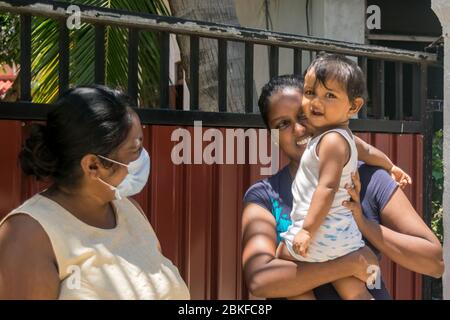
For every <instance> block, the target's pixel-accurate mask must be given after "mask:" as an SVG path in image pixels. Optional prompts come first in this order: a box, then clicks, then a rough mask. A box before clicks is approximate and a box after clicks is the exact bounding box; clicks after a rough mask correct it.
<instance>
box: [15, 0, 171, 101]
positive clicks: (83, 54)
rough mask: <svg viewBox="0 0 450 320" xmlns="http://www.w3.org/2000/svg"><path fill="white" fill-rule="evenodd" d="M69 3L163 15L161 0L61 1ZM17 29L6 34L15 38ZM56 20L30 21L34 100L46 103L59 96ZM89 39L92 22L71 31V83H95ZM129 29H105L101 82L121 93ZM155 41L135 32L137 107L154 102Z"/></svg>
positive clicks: (125, 82)
mask: <svg viewBox="0 0 450 320" xmlns="http://www.w3.org/2000/svg"><path fill="white" fill-rule="evenodd" d="M64 1H66V2H70V3H71V4H82V5H90V6H95V7H101V8H112V9H122V10H126V11H134V12H140V13H152V14H160V15H168V13H169V11H168V9H167V8H166V7H165V5H164V0H77V1H73V0H64ZM18 34H19V33H18V32H17V30H16V32H15V34H14V35H13V36H11V38H12V39H13V40H12V41H16V42H17V43H18V40H14V39H15V37H16V38H17V37H18ZM58 34H59V32H58V23H57V22H56V21H55V20H53V19H46V18H42V17H33V19H32V37H31V42H32V44H31V45H32V65H31V68H32V97H33V102H38V103H51V102H53V101H54V100H55V99H56V97H57V96H58V65H59V50H58V48H59V47H58ZM94 39H95V30H94V26H93V25H92V24H85V23H83V24H82V25H81V28H80V29H78V30H77V29H74V30H71V31H70V85H71V86H74V85H82V84H92V83H94V61H95V56H94V54H95V52H94ZM127 71H128V29H127V28H119V27H106V35H105V84H106V85H108V86H111V87H114V88H117V89H120V90H123V91H126V89H127V87H128V77H127V74H128V73H127ZM158 84H159V43H158V38H157V36H156V34H155V33H153V32H147V31H145V32H140V35H139V56H138V88H139V93H140V95H139V101H140V104H141V105H145V106H149V105H152V104H155V103H156V101H157V97H158V94H157V93H158V87H159V85H158Z"/></svg>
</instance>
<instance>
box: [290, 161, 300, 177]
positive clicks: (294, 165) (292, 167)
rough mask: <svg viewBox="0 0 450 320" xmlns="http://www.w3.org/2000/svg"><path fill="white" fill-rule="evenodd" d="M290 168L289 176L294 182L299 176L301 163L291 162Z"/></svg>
mask: <svg viewBox="0 0 450 320" xmlns="http://www.w3.org/2000/svg"><path fill="white" fill-rule="evenodd" d="M288 166H289V174H290V176H291V180H292V181H293V180H294V178H295V175H296V174H297V170H298V166H299V162H297V161H294V160H291V162H289V165H288Z"/></svg>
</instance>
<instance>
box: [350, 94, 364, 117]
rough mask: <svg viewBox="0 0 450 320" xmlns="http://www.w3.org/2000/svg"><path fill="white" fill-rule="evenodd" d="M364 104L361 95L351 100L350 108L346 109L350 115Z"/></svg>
mask: <svg viewBox="0 0 450 320" xmlns="http://www.w3.org/2000/svg"><path fill="white" fill-rule="evenodd" d="M363 105H364V99H363V98H361V97H358V98H355V99H354V100H353V102H352V105H351V106H350V109H349V111H348V113H349V115H350V117H352V116H354V115H357V114H358V112H359V110H361V108H362V106H363Z"/></svg>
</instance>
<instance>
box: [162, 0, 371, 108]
mask: <svg viewBox="0 0 450 320" xmlns="http://www.w3.org/2000/svg"><path fill="white" fill-rule="evenodd" d="M235 5H236V13H237V16H238V19H239V23H240V24H241V26H243V27H250V28H257V29H266V15H265V10H264V0H235ZM269 13H270V17H271V21H272V30H273V31H277V32H286V33H291V34H298V35H307V27H306V0H270V1H269ZM325 17H326V19H325ZM365 19H366V14H365V0H339V1H336V0H310V33H311V35H312V36H315V37H320V38H327V39H334V40H343V41H350V42H356V43H364V41H365V36H364V30H365V21H366V20H365ZM254 52H255V56H254V79H255V85H256V95H257V96H258V95H259V93H260V90H261V87H262V86H263V85H264V84H265V83H266V82H267V81H268V80H269V63H268V48H267V46H262V45H256V46H255V49H254ZM170 57H171V58H170V60H171V62H170V67H171V77H170V78H171V79H172V80H174V79H175V77H174V71H173V65H174V64H175V62H177V61H179V59H180V54H179V50H178V45H177V44H176V40H175V37H171V53H170ZM279 57H280V59H279V74H288V73H292V72H293V71H294V66H293V50H291V49H285V48H281V49H280V52H279ZM308 65H309V53H307V52H304V53H303V67H302V69H303V70H305V69H306V68H307V66H308ZM184 92H185V96H184V108H185V109H187V108H188V104H189V92H188V88H187V86H186V85H185V91H184Z"/></svg>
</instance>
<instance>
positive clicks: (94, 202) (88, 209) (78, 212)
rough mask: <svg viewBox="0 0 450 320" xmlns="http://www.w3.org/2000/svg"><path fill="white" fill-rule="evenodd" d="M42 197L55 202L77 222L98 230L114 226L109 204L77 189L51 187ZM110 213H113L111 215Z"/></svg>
mask: <svg viewBox="0 0 450 320" xmlns="http://www.w3.org/2000/svg"><path fill="white" fill-rule="evenodd" d="M44 195H45V196H47V197H49V198H50V199H52V200H54V201H56V202H57V203H58V204H60V205H61V206H63V207H64V208H65V209H66V210H67V211H69V212H70V213H71V214H72V215H74V216H75V217H76V218H78V219H79V220H81V221H83V222H85V223H87V224H89V225H92V226H95V227H99V228H113V227H114V226H115V223H116V222H115V221H114V220H115V217H114V212H113V211H112V208H111V205H110V204H109V202H103V201H101V200H100V199H99V198H98V197H95V196H93V195H89V194H86V192H83V191H82V190H79V189H68V188H63V187H57V186H52V187H50V188H49V189H47V191H46V192H44ZM111 213H113V214H112V215H111Z"/></svg>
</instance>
